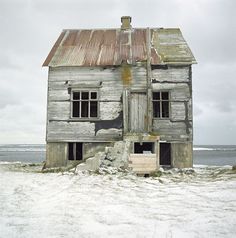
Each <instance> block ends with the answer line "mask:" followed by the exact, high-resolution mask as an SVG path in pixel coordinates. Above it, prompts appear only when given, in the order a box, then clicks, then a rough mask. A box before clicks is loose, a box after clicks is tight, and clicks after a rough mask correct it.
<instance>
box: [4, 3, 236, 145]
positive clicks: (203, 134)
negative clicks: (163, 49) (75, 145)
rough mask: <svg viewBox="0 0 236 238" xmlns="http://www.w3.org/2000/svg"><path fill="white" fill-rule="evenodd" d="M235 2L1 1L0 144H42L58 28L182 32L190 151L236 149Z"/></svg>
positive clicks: (59, 29)
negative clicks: (186, 50) (190, 102)
mask: <svg viewBox="0 0 236 238" xmlns="http://www.w3.org/2000/svg"><path fill="white" fill-rule="evenodd" d="M235 10H236V1H235V0H195V1H194V0H192V1H191V0H168V1H163V0H150V1H149V0H146V1H144V0H100V1H98V0H0V29H1V33H0V47H1V51H0V85H1V91H0V143H45V133H46V126H45V125H46V96H47V68H42V67H41V65H42V63H43V61H44V60H45V58H46V56H47V54H48V53H49V50H50V49H51V47H52V45H53V44H54V42H55V40H56V39H57V37H58V36H59V34H60V32H61V30H62V29H68V28H109V27H113V28H114V27H117V28H118V27H120V17H121V16H123V15H129V16H132V26H133V27H148V26H149V27H180V28H181V31H182V33H183V35H184V38H185V39H186V40H187V42H188V44H189V46H190V48H191V49H192V52H193V54H194V56H195V57H196V59H197V61H198V64H197V65H194V66H193V96H194V144H236V92H235V91H236V14H235Z"/></svg>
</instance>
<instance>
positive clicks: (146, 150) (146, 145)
mask: <svg viewBox="0 0 236 238" xmlns="http://www.w3.org/2000/svg"><path fill="white" fill-rule="evenodd" d="M154 147H155V146H154V143H152V142H143V143H139V142H135V143H134V153H135V154H154V153H155V152H154Z"/></svg>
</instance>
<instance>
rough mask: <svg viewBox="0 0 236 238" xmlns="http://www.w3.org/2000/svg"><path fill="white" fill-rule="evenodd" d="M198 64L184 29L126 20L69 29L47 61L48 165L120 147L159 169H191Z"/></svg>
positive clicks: (66, 162) (124, 18)
mask: <svg viewBox="0 0 236 238" xmlns="http://www.w3.org/2000/svg"><path fill="white" fill-rule="evenodd" d="M195 63H196V60H195V58H194V56H193V54H192V52H191V50H190V48H189V47H188V45H187V43H186V41H185V40H184V38H183V36H182V34H181V31H180V29H178V28H133V27H132V26H131V17H128V16H125V17H122V18H121V27H119V28H116V29H78V30H77V29H72V30H63V31H62V33H61V34H60V36H59V38H58V39H57V41H56V43H55V44H54V46H53V48H52V50H51V51H50V53H49V55H48V56H47V58H46V60H45V62H44V63H43V66H48V100H47V131H46V141H47V152H46V167H48V168H50V167H60V166H67V165H68V164H70V163H71V162H75V161H76V162H81V161H86V159H88V158H90V157H92V156H94V155H95V154H96V153H98V152H99V151H104V150H105V148H106V147H107V146H113V145H114V143H116V142H123V143H128V142H129V143H128V151H129V153H128V155H130V156H134V157H135V155H137V156H142V158H143V159H145V155H146V156H147V157H148V156H150V155H152V158H154V159H155V163H156V164H157V167H159V166H162V165H163V166H171V167H177V168H185V167H192V142H193V133H192V128H193V122H192V64H195ZM127 157H129V156H127ZM137 158H138V157H137ZM128 159H129V158H127V161H128Z"/></svg>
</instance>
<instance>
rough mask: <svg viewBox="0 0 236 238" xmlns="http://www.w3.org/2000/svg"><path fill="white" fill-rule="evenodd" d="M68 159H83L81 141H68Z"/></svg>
mask: <svg viewBox="0 0 236 238" xmlns="http://www.w3.org/2000/svg"><path fill="white" fill-rule="evenodd" d="M68 145H69V153H68V160H83V143H80V142H77V143H69V144H68Z"/></svg>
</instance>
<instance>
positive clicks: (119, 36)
mask: <svg viewBox="0 0 236 238" xmlns="http://www.w3.org/2000/svg"><path fill="white" fill-rule="evenodd" d="M147 31H148V29H139V28H133V29H130V30H121V29H91V30H64V31H63V32H62V33H61V35H60V36H59V38H58V40H57V41H56V43H55V45H54V46H53V48H52V50H51V52H50V53H49V55H48V57H47V58H46V60H45V62H44V63H43V66H51V67H57V66H109V65H110V66H112V65H120V64H121V63H122V62H123V61H125V62H127V63H128V64H135V63H136V62H140V61H146V60H147V42H146V39H147V37H146V35H147ZM150 35H151V42H150V44H149V46H150V47H151V64H153V65H156V64H163V63H170V64H171V63H173V64H177V63H186V64H192V63H196V61H195V58H194V57H193V55H192V52H191V50H190V49H189V47H188V45H187V43H186V41H185V40H184V38H183V36H182V34H181V32H180V30H179V29H158V28H157V29H151V30H150Z"/></svg>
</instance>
